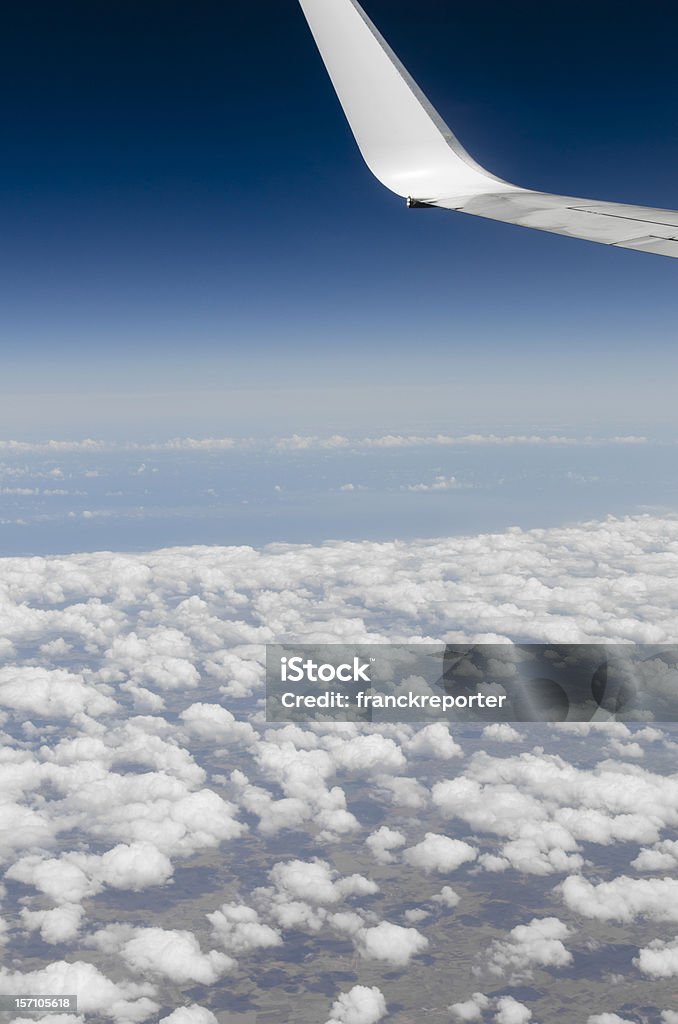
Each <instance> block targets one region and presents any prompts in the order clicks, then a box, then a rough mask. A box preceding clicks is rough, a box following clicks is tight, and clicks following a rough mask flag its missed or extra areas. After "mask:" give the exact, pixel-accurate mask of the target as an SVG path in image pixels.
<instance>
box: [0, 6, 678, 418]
mask: <svg viewBox="0 0 678 1024" xmlns="http://www.w3.org/2000/svg"><path fill="white" fill-rule="evenodd" d="M365 6H366V10H367V12H368V14H369V15H370V16H371V17H372V18H373V19H374V21H375V22H376V24H377V26H378V27H379V28H380V30H381V31H382V32H383V33H384V35H385V36H386V38H387V39H388V41H389V42H390V43H391V44H392V46H393V47H394V49H395V50H396V52H397V53H398V55H399V56H400V57H401V58H402V60H403V61H404V63H405V64H406V66H407V67H408V69H409V70H410V71H411V72H412V73H413V75H414V76H415V78H416V79H417V80H418V82H419V84H420V85H421V86H422V88H423V89H424V91H425V92H426V93H427V94H428V95H429V97H430V98H431V100H432V102H433V103H434V104H435V105H436V106H437V108H438V109H439V110H440V112H441V114H442V115H443V117H444V118H445V119H446V120H447V121H448V122H449V123H450V125H451V127H452V128H453V129H454V131H455V132H456V133H457V134H458V136H459V138H460V139H461V141H462V143H463V144H464V145H465V146H466V147H467V148H468V149H469V150H470V152H471V153H472V154H473V155H474V156H476V157H477V158H478V159H479V160H480V161H481V162H482V163H484V164H485V165H487V166H488V167H489V169H490V170H492V171H494V172H496V173H497V174H499V175H501V176H503V177H505V178H507V179H509V180H514V181H516V182H518V183H520V184H525V185H528V186H532V187H535V188H543V189H547V190H552V191H555V192H565V193H571V194H580V195H582V196H585V197H592V198H597V197H599V198H603V199H616V200H622V201H623V200H626V201H630V202H635V203H645V204H648V205H655V206H667V207H673V208H675V207H677V206H678V192H677V191H676V176H675V168H676V165H677V163H678V116H677V115H676V110H677V109H678V104H677V102H676V101H677V100H678V82H677V79H676V75H675V71H674V61H673V45H672V39H673V38H674V37H675V36H674V32H673V31H672V29H673V28H675V27H676V14H675V12H673V11H672V10H671V9H670V8H669V6H668V5H666V4H664V3H659V2H650V3H648V4H646V5H644V7H643V18H642V19H638V17H637V12H636V13H634V12H629V13H625V12H624V11H621V10H620V9H619V8H618V6H616V5H613V4H611V3H608V2H602V3H597V4H596V5H595V9H594V10H593V11H591V10H590V8H588V7H585V5H584V4H577V3H575V4H571V3H568V4H567V5H566V4H560V3H556V4H554V5H551V6H550V7H549V9H548V11H547V12H546V13H545V12H544V9H543V5H538V4H536V3H529V2H528V3H522V4H521V5H520V7H519V9H514V8H507V7H506V5H504V4H501V3H498V2H494V0H492V2H490V3H489V4H486V5H484V6H483V8H482V10H480V9H479V10H478V11H477V12H473V11H470V10H465V11H460V10H459V7H458V5H455V4H451V3H443V2H440V0H422V3H421V4H419V5H418V6H417V9H416V17H415V12H414V8H413V5H412V3H411V2H410V0H408V2H405V0H392V2H387V0H370V2H367V3H366V5H365ZM1 48H2V54H1V56H2V60H1V61H0V65H1V67H2V71H1V72H0V75H1V81H2V88H1V89H0V97H1V99H0V102H1V103H2V118H3V135H4V139H3V142H4V146H3V149H4V159H3V165H2V170H1V171H0V215H1V216H2V222H3V235H4V246H3V250H2V256H0V260H1V265H0V270H1V272H2V282H3V285H2V289H3V302H2V307H3V312H2V325H1V332H2V350H3V365H4V369H3V384H2V385H0V388H1V390H2V391H3V392H5V393H6V399H5V400H4V401H3V407H4V410H5V411H4V413H3V415H2V416H0V433H2V435H3V436H25V437H45V436H48V435H55V434H56V435H58V436H77V435H80V436H82V435H83V432H84V433H96V434H105V435H106V436H117V437H130V436H147V437H151V436H162V435H164V436H168V435H171V434H172V433H184V432H190V431H191V430H195V431H198V432H200V431H201V430H202V431H208V432H217V433H218V432H219V431H220V430H226V431H229V432H233V431H236V432H237V431H238V427H239V426H240V427H241V430H244V431H247V432H252V431H255V432H256V430H257V427H258V426H259V427H260V430H261V432H264V433H265V432H266V431H268V430H278V429H282V430H285V429H290V428H294V426H295V423H296V416H297V413H298V411H299V410H298V407H295V403H294V402H291V403H290V401H289V400H288V398H287V397H286V395H287V391H288V389H290V388H301V390H302V391H303V392H304V394H305V401H304V402H303V403H302V405H304V410H305V411H304V412H303V413H302V417H301V418H302V422H301V423H300V426H301V427H302V428H303V429H313V428H314V427H315V428H318V427H321V426H324V425H325V424H324V423H323V422H322V421H323V419H326V418H327V410H328V408H329V409H330V410H331V411H330V413H329V416H330V419H331V421H332V422H330V423H328V424H327V427H328V428H329V429H330V430H331V429H346V427H347V424H348V423H349V422H350V419H351V414H349V412H348V410H347V403H351V402H352V403H353V404H364V403H359V402H357V399H356V394H357V392H356V390H355V389H358V391H359V390H360V389H361V388H364V387H365V386H367V387H368V388H369V389H372V388H374V387H375V386H376V387H377V390H378V388H379V387H380V386H381V387H383V388H385V389H386V391H387V397H386V398H384V399H383V400H382V401H381V402H380V400H379V396H377V399H376V400H371V399H368V406H369V407H370V408H371V409H372V410H373V412H374V415H373V417H372V420H373V422H374V423H375V424H378V425H384V426H388V427H389V428H395V427H399V426H400V425H401V424H400V423H398V422H397V421H398V420H399V418H403V419H406V420H408V419H409V420H418V421H421V420H422V419H426V417H427V415H428V414H429V411H430V410H431V409H433V413H432V418H433V419H436V420H437V421H441V420H442V421H443V422H442V423H440V425H441V426H444V425H445V422H447V418H448V417H449V416H451V415H452V412H451V410H450V408H448V406H452V405H453V404H455V406H456V402H455V403H453V402H452V401H451V400H450V401H445V396H448V397H449V396H450V395H451V394H452V395H453V394H454V393H455V391H456V392H458V393H459V394H462V395H463V396H464V398H463V399H462V401H461V408H460V409H458V414H459V417H460V418H461V419H462V420H464V421H466V420H469V419H472V418H473V414H474V412H475V414H476V415H477V417H478V418H479V419H480V420H483V419H484V418H492V413H493V412H495V411H496V412H497V416H498V417H499V418H502V417H503V418H509V419H513V420H516V419H519V420H520V421H521V422H530V421H533V420H534V421H540V422H542V421H543V422H544V423H546V422H547V421H548V419H549V411H550V410H551V409H553V405H554V403H553V397H551V399H547V401H546V403H545V402H544V392H545V391H548V388H549V387H550V386H551V385H550V384H549V382H550V381H552V379H553V378H554V377H555V379H556V380H558V381H564V382H565V395H563V394H562V392H561V394H560V395H559V397H558V399H557V400H556V401H555V406H556V407H557V408H555V410H554V414H553V418H554V419H555V420H563V419H567V418H568V416H569V420H570V423H573V422H574V423H576V422H578V421H579V420H580V419H581V418H582V417H584V418H586V415H587V410H588V411H589V413H590V410H591V408H592V406H595V401H596V395H598V396H600V394H601V392H604V391H606V392H607V393H606V395H605V396H604V397H603V400H602V405H603V406H606V407H608V414H607V420H606V422H608V423H610V424H612V423H614V424H615V425H616V426H617V427H621V426H623V422H624V420H625V417H627V416H629V417H630V419H631V420H633V421H634V426H636V425H637V426H643V425H644V424H645V423H648V422H649V423H651V424H652V425H654V426H657V425H658V423H661V422H662V421H663V424H664V428H665V429H668V430H670V429H671V416H670V414H669V413H668V412H667V408H666V406H667V403H668V402H669V401H670V389H669V388H667V387H666V385H665V383H664V382H666V380H667V378H668V379H669V380H670V378H671V376H672V373H673V371H674V370H675V369H676V361H675V360H676V357H675V355H674V345H673V340H674V336H675V303H676V289H675V280H676V277H675V275H676V267H675V266H674V264H673V261H671V260H668V259H662V258H654V257H651V256H648V255H645V254H637V253H633V252H623V251H622V252H620V251H611V250H609V249H607V248H605V247H603V246H597V245H593V244H589V243H585V242H580V241H576V240H570V239H563V238H559V237H556V236H550V235H545V234H540V233H538V232H531V231H525V230H523V229H519V228H514V227H510V226H507V225H502V224H493V223H490V222H483V221H482V220H479V219H477V218H466V217H464V216H457V215H452V214H446V213H443V212H438V211H407V210H406V209H404V207H403V204H402V202H401V201H400V200H399V199H398V198H397V197H395V196H392V195H391V194H390V193H389V192H387V191H386V190H385V189H383V188H382V187H381V186H380V185H379V184H378V183H377V182H376V181H375V180H374V179H373V178H372V176H371V175H370V174H369V172H368V171H367V169H366V168H365V166H364V165H363V163H362V160H361V158H360V156H359V154H358V151H357V149H356V147H355V144H354V142H353V140H352V138H351V136H350V133H349V130H348V127H347V125H346V123H345V121H344V118H343V115H342V113H341V111H340V109H339V106H338V103H337V101H336V98H335V96H334V93H333V91H332V89H331V86H330V83H329V81H328V79H327V76H326V73H325V71H324V68H323V67H322V64H321V62H320V58H319V56H318V54H317V52H316V49H315V46H314V44H313V41H312V38H311V36H310V34H309V32H308V29H307V27H306V24H305V22H304V19H303V17H302V15H301V11H300V10H299V8H298V6H297V4H296V3H295V2H293V0H286V2H284V3H280V4H276V5H266V8H265V17H263V18H262V8H261V7H260V5H252V4H250V5H245V4H242V5H229V6H228V8H225V7H223V5H221V4H218V3H216V2H201V3H197V4H196V5H192V6H191V8H190V11H189V9H188V8H186V7H185V6H184V5H182V4H178V3H163V4H160V3H149V2H146V3H142V4H140V5H139V4H132V3H126V2H123V3H120V4H116V5H115V6H114V7H113V8H111V7H110V6H109V5H107V4H104V3H98V2H97V3H87V4H85V3H81V2H73V3H70V4H68V5H67V6H66V8H60V9H59V10H58V11H57V10H56V9H55V8H54V7H53V5H50V4H48V3H36V2H29V3H27V4H24V5H21V7H20V8H14V9H12V10H9V11H8V12H6V14H5V15H4V24H3V39H2V44H1ZM610 375H611V377H610ZM610 379H611V380H612V394H610ZM328 380H329V381H331V385H332V389H333V390H334V398H335V401H334V405H333V403H332V401H331V396H328V395H327V394H326V393H323V394H322V395H321V397H320V400H318V401H314V396H317V395H318V391H319V389H320V390H321V391H322V390H323V389H325V391H326V389H327V385H328ZM639 380H640V385H638V383H637V382H638V381H639ZM592 381H593V387H592V384H591V382H592ZM507 382H508V384H509V385H510V386H511V387H512V388H514V390H515V389H517V393H516V401H515V402H513V403H512V402H508V403H507V402H506V400H505V399H506V396H505V394H504V395H503V399H502V392H503V391H505V388H506V386H507ZM526 382H527V386H526ZM581 384H583V387H584V390H586V389H588V390H589V391H593V395H592V396H591V397H590V398H589V399H588V400H587V401H585V402H584V403H583V405H584V408H583V409H582V408H580V407H579V405H578V404H577V403H576V402H575V404H574V406H572V405H571V403H570V400H569V398H568V397H567V394H568V392H571V393H573V394H574V393H575V392H577V391H578V390H579V386H580V385H581ZM410 385H414V390H413V391H412V392H411V393H410V392H408V390H407V389H408V387H409V386H410ZM431 385H433V386H434V388H435V389H437V390H436V395H435V396H433V398H432V396H431V394H428V395H427V394H426V393H425V392H426V388H427V387H430V386H431ZM418 386H421V388H422V389H423V391H422V392H417V387H418ZM243 387H244V388H246V389H249V393H248V394H247V395H246V398H245V400H244V401H241V402H240V403H238V399H237V397H236V395H235V394H234V392H235V391H237V390H238V389H242V388H243ZM521 387H522V391H523V392H525V393H524V394H521V393H520V389H521ZM337 388H339V389H340V390H341V394H340V395H337V394H336V389H337ZM398 389H401V390H400V391H399V390H398ZM271 392H272V393H271ZM470 392H473V394H474V395H475V398H476V403H477V404H476V405H475V406H473V407H471V406H470V405H469V401H468V395H469V393H470ZM11 396H13V397H11ZM130 396H131V397H130ZM403 396H404V397H403ZM615 396H617V397H615ZM359 397H360V396H359V394H358V398H359ZM441 402H442V403H443V411H442V413H440V414H438V415H436V409H437V408H438V409H439V408H440V403H441ZM544 405H546V411H545V412H544V411H543V407H544ZM540 409H542V412H540ZM512 414H513V415H512ZM360 416H361V414H360V413H359V419H360ZM497 416H495V419H496V418H497ZM596 416H598V418H599V419H600V416H599V415H598V412H596ZM596 416H594V417H593V418H594V419H595V418H596ZM540 417H541V420H540ZM590 418H591V417H590V416H589V419H590ZM368 419H369V417H368ZM342 420H343V422H342ZM241 421H242V422H241ZM314 421H315V422H314ZM635 421H637V424H636V422H635ZM409 425H410V424H409V422H408V423H404V424H403V427H404V428H406V427H408V426H409ZM594 425H595V424H594ZM88 428H89V429H88ZM173 428H174V429H173Z"/></svg>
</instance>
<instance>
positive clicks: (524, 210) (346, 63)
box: [299, 0, 678, 257]
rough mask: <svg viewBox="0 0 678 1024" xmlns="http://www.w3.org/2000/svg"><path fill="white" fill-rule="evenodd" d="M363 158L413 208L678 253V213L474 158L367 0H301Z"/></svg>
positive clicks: (646, 250) (662, 253)
mask: <svg viewBox="0 0 678 1024" xmlns="http://www.w3.org/2000/svg"><path fill="white" fill-rule="evenodd" d="M299 2H300V4H301V7H302V10H303V12H304V15H305V17H306V20H307V21H308V24H309V26H310V29H311V32H312V33H313V36H314V38H315V41H316V44H317V46H318V49H319V50H320V55H321V57H322V59H323V61H324V62H325V66H326V68H327V71H328V73H329V76H330V78H331V80H332V84H333V85H334V88H335V90H336V93H337V96H338V97H339V101H340V103H341V105H342V107H343V109H344V113H345V114H346V117H347V120H348V122H349V125H350V126H351V130H352V131H353V134H354V136H355V138H356V141H357V143H358V146H359V148H360V151H361V153H362V155H363V158H364V160H365V162H366V164H367V166H368V167H369V168H370V170H371V171H372V173H373V174H374V175H375V177H377V178H378V179H379V181H380V182H381V183H382V184H383V185H385V186H386V187H387V188H389V189H391V191H392V192H395V193H396V195H399V196H403V197H405V198H407V203H408V206H414V207H417V206H434V207H435V206H437V207H441V208H442V209H445V210H458V211H461V212H462V213H470V214H473V215H475V216H478V217H489V218H490V219H491V220H501V221H506V222H508V223H509V224H520V225H522V226H523V227H528V228H537V229H538V230H540V231H552V232H555V234H559V235H570V236H572V237H574V238H586V239H589V240H590V241H592V242H603V243H604V244H605V245H615V246H618V247H620V248H623V249H638V250H641V251H642V252H653V253H657V254H659V255H660V256H674V257H678V211H676V210H657V209H654V208H651V207H648V206H629V205H627V204H625V203H610V202H602V201H600V200H597V199H577V198H576V197H573V196H557V195H551V194H550V193H548V192H532V191H530V189H525V188H520V187H519V186H517V185H511V184H510V183H509V182H507V181H502V179H501V178H497V177H495V175H494V174H491V173H490V172H489V171H486V170H485V168H483V167H481V166H480V165H479V164H477V163H476V162H475V160H473V158H472V157H471V156H469V154H468V153H467V152H466V150H465V149H464V147H463V146H462V145H461V143H460V142H459V140H458V139H457V138H456V136H455V135H454V134H453V132H452V131H451V130H450V129H449V128H448V126H447V125H446V124H445V122H444V121H443V120H442V118H441V117H440V115H439V114H438V113H437V111H436V110H434V108H433V107H432V106H431V104H430V103H429V101H428V100H427V98H426V96H424V94H423V93H422V91H421V89H420V88H419V87H418V86H417V84H416V82H414V80H413V79H412V78H411V76H410V75H409V74H408V72H407V71H406V69H405V68H404V67H403V65H402V64H401V63H400V61H399V60H398V58H397V57H396V55H395V54H394V53H393V51H392V50H391V48H390V47H389V45H388V44H387V42H386V41H385V39H384V38H383V37H382V36H381V35H380V34H379V32H378V31H377V29H376V28H375V26H374V25H373V24H372V22H371V21H370V19H369V18H368V17H367V15H366V14H365V12H364V11H363V9H362V7H361V6H360V4H359V3H358V2H357V0H299Z"/></svg>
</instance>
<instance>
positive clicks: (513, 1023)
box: [494, 996, 532, 1024]
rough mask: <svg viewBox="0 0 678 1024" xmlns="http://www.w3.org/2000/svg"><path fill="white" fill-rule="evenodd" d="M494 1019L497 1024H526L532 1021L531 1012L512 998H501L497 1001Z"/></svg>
mask: <svg viewBox="0 0 678 1024" xmlns="http://www.w3.org/2000/svg"><path fill="white" fill-rule="evenodd" d="M494 1019H495V1021H496V1022H497V1024H527V1022H528V1021H529V1020H532V1011H531V1010H530V1009H529V1008H528V1007H527V1006H525V1004H524V1003H519V1002H518V1000H517V999H514V998H513V996H502V997H501V999H498V1000H497V1012H496V1013H495V1015H494Z"/></svg>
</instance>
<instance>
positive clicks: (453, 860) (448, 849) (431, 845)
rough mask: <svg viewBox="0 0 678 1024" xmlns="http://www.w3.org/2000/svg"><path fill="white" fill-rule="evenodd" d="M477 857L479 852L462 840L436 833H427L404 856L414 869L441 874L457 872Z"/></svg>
mask: <svg viewBox="0 0 678 1024" xmlns="http://www.w3.org/2000/svg"><path fill="white" fill-rule="evenodd" d="M477 855H478V853H477V850H475V849H474V847H472V846H470V845H469V844H468V843H465V842H463V841H462V840H461V839H450V838H449V836H441V835H437V834H436V833H435V832H427V833H426V837H425V838H424V839H422V841H421V842H420V843H417V844H416V846H410V847H409V849H407V850H405V853H404V854H403V856H404V858H405V860H406V861H407V863H408V864H411V865H412V866H413V867H417V868H421V869H422V870H423V871H427V872H430V871H437V872H438V873H439V874H447V873H448V872H450V871H456V869H457V868H458V867H460V866H461V865H462V864H466V863H468V862H469V861H473V860H475V859H476V857H477Z"/></svg>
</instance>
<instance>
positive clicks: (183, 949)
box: [109, 928, 235, 985]
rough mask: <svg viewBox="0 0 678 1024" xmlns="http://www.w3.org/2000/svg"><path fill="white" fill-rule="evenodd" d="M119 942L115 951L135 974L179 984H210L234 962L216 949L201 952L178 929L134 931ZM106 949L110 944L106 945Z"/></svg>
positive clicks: (192, 939)
mask: <svg viewBox="0 0 678 1024" xmlns="http://www.w3.org/2000/svg"><path fill="white" fill-rule="evenodd" d="M124 936H125V933H124V931H123V932H122V934H121V936H120V937H121V939H123V941H122V943H121V945H120V947H119V949H118V952H119V954H120V956H121V957H122V959H123V960H124V961H125V962H126V964H127V965H128V966H129V967H130V968H131V969H132V971H133V972H134V973H135V974H139V975H141V976H142V977H148V976H149V975H150V977H152V978H157V977H158V976H160V977H164V978H171V979H172V980H173V981H175V982H177V983H178V984H179V985H184V984H188V983H194V984H201V985H213V984H214V983H215V982H216V981H217V980H218V979H219V978H220V977H221V976H222V975H223V974H225V973H226V972H227V971H230V970H231V969H232V968H233V967H234V966H235V961H234V960H233V959H232V958H231V957H229V956H226V954H225V953H220V952H218V951H217V950H214V949H213V950H210V952H209V953H203V952H202V951H201V949H200V945H199V943H198V940H197V939H196V937H195V935H193V933H192V932H188V931H183V930H180V929H167V928H134V929H132V937H131V938H125V937H124ZM109 948H110V944H109Z"/></svg>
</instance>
